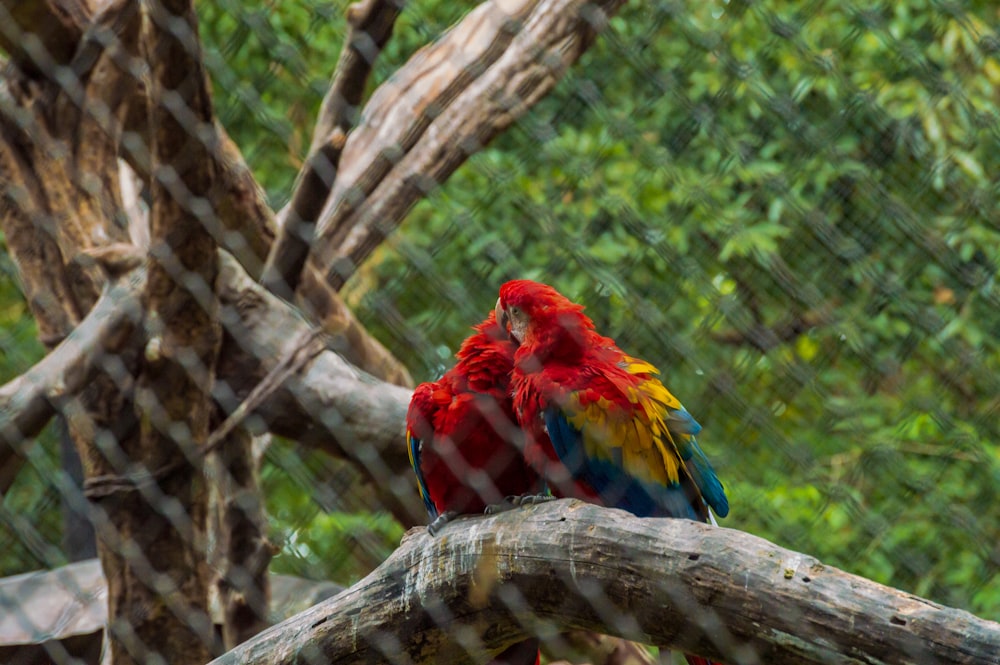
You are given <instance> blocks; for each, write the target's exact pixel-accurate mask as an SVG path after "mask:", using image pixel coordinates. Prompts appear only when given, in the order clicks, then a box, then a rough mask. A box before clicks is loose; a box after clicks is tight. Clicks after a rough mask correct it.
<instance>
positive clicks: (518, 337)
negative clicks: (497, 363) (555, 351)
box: [496, 279, 594, 345]
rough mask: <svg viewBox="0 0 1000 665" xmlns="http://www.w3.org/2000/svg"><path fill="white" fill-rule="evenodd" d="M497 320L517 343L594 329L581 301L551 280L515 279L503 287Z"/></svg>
mask: <svg viewBox="0 0 1000 665" xmlns="http://www.w3.org/2000/svg"><path fill="white" fill-rule="evenodd" d="M496 320H497V323H498V324H500V327H501V328H502V329H503V330H505V331H506V332H507V334H509V335H510V336H511V339H513V340H514V342H515V343H516V344H518V345H523V344H541V345H549V344H555V343H558V342H559V341H562V340H564V339H565V338H566V337H567V336H568V337H571V338H577V337H579V335H580V334H584V333H585V332H587V331H592V330H593V328H594V324H593V322H592V321H591V320H590V319H589V318H588V317H587V316H586V315H584V314H583V306H582V305H578V304H576V303H575V302H573V301H572V300H570V299H569V298H567V297H566V296H564V295H563V294H561V293H559V292H558V291H556V290H555V289H554V288H552V287H551V286H549V285H548V284H541V283H539V282H532V281H531V280H527V279H515V280H513V281H510V282H507V283H506V284H504V285H503V286H501V287H500V297H499V298H498V299H497V306H496Z"/></svg>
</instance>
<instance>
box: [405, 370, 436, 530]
mask: <svg viewBox="0 0 1000 665" xmlns="http://www.w3.org/2000/svg"><path fill="white" fill-rule="evenodd" d="M433 391H434V385H433V384H430V383H422V384H420V385H419V386H417V388H416V390H414V391H413V397H411V398H410V407H409V409H408V410H407V413H406V454H407V455H408V456H409V458H410V466H411V467H412V468H413V474H414V475H415V476H416V477H417V490H418V491H419V492H420V498H421V499H423V500H424V506H425V507H426V508H427V514H428V515H430V517H431V519H432V520H433V519H434V518H436V517H437V516H438V511H437V508H436V507H435V506H434V502H433V501H431V497H430V493H429V492H428V491H427V480H426V479H425V478H424V472H423V470H422V469H421V467H420V453H421V452H422V450H423V442H422V441H421V439H420V438H419V437H417V435H416V434H415V433H414V430H418V429H419V430H420V431H422V432H425V436H428V437H433V427H434V425H433V422H432V418H431V417H430V413H431V412H432V410H433V408H434V406H433V398H432V395H433ZM428 443H429V442H428Z"/></svg>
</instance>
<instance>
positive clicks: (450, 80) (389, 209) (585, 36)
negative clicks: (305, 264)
mask: <svg viewBox="0 0 1000 665" xmlns="http://www.w3.org/2000/svg"><path fill="white" fill-rule="evenodd" d="M621 4H622V3H621V2H620V1H619V0H605V1H604V2H600V3H596V4H595V3H591V2H587V1H585V0H535V1H529V0H522V1H520V2H501V1H499V0H496V1H492V2H486V3H483V4H482V5H480V6H479V7H477V8H476V9H475V10H474V11H472V12H470V13H469V14H468V15H467V16H466V17H465V19H464V20H463V21H462V22H461V23H459V24H458V25H456V26H455V27H454V28H452V29H451V30H450V31H449V32H448V33H447V34H446V35H445V36H444V37H442V38H441V39H440V40H438V41H437V42H435V43H434V44H433V45H430V46H428V47H425V48H424V49H423V50H422V51H420V52H419V53H418V54H417V55H415V56H414V57H413V58H412V59H411V60H410V62H408V63H407V64H406V65H405V66H404V67H403V68H402V69H400V70H399V71H398V72H397V73H396V75H395V76H394V77H393V79H392V80H391V81H389V82H388V83H387V84H386V85H383V86H382V87H381V88H379V90H377V91H376V92H375V94H373V95H372V98H371V99H370V100H369V102H368V104H367V105H366V106H365V110H364V113H363V117H364V120H363V122H362V123H361V124H360V125H359V126H358V127H357V128H356V129H355V130H354V131H353V132H352V133H351V135H350V137H349V138H348V141H347V145H346V146H345V148H344V153H343V155H342V157H341V168H340V171H339V173H338V177H337V182H336V184H335V186H334V190H333V192H332V193H331V197H330V202H329V203H328V205H327V208H326V210H325V211H324V214H323V217H322V218H321V220H320V222H319V229H318V236H317V238H316V241H315V243H314V244H313V248H312V252H311V254H310V259H309V262H310V263H311V264H313V265H315V266H317V267H321V268H322V270H323V271H324V273H323V274H324V275H325V276H326V280H327V281H328V282H329V283H330V284H331V285H332V286H334V287H335V288H337V289H339V288H340V287H341V286H342V285H343V283H344V282H345V281H346V280H347V278H348V277H350V276H351V275H352V274H353V273H354V270H355V269H356V267H357V266H358V265H359V264H360V263H361V262H362V261H363V260H364V259H365V258H366V257H367V256H368V255H369V254H370V253H371V251H372V250H373V249H374V248H375V247H376V246H378V244H380V243H381V242H382V240H384V239H385V237H386V235H387V234H388V233H389V232H390V231H392V230H393V229H394V228H396V226H398V224H399V223H400V222H401V221H402V219H403V217H404V215H405V214H406V212H407V211H408V210H409V209H410V207H412V206H413V204H414V203H416V202H417V201H419V200H420V199H421V198H423V197H424V196H425V195H426V194H427V192H428V191H429V190H431V189H433V188H434V187H436V186H437V185H438V184H440V183H442V182H444V180H445V179H446V178H447V177H448V176H449V175H450V174H451V173H452V172H453V171H454V170H455V169H456V168H458V166H459V165H460V164H462V163H463V162H464V161H465V160H466V159H468V157H469V156H470V155H472V154H474V153H476V152H478V151H479V150H481V149H482V148H483V147H484V146H485V145H486V144H487V143H489V141H490V140H492V139H493V138H494V137H495V136H496V135H497V134H499V133H500V132H501V131H503V130H504V129H506V128H507V127H508V126H509V125H510V124H511V123H512V122H513V121H514V120H516V119H517V118H519V117H520V116H521V115H523V114H524V113H525V112H526V111H527V110H528V109H529V108H531V107H532V106H533V105H534V104H535V103H536V102H537V101H538V100H539V99H540V98H542V97H543V96H544V95H545V94H546V93H547V92H548V91H549V90H550V89H551V88H552V87H553V86H554V85H555V83H556V81H558V80H559V78H560V77H561V76H562V74H563V73H564V72H565V70H566V68H567V67H568V66H569V65H570V64H572V63H573V62H574V61H576V59H577V58H578V57H579V56H580V54H581V53H583V52H584V51H585V50H586V48H587V46H589V44H590V42H591V41H592V39H593V37H594V35H595V34H596V32H597V31H598V30H600V29H601V28H603V27H604V24H605V23H606V21H607V17H608V16H609V15H610V14H612V13H614V11H616V10H617V9H618V7H619V6H620V5H621Z"/></svg>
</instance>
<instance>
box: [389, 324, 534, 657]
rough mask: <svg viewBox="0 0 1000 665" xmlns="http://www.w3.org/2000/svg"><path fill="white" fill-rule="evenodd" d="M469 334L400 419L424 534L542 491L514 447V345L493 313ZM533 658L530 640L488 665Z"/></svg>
mask: <svg viewBox="0 0 1000 665" xmlns="http://www.w3.org/2000/svg"><path fill="white" fill-rule="evenodd" d="M474 329H475V331H476V333H475V334H474V335H472V336H470V337H469V338H468V339H466V340H465V341H464V342H463V343H462V346H461V348H460V349H459V351H458V353H457V354H456V357H457V358H458V362H457V363H456V364H455V366H454V367H453V368H451V369H450V370H448V372H446V373H445V375H444V376H443V377H441V378H440V379H439V380H438V381H435V382H434V383H422V384H420V385H419V386H417V389H416V390H415V391H413V397H412V399H411V400H410V408H409V410H408V411H407V414H406V440H407V449H408V451H409V455H410V465H411V466H412V467H413V471H414V473H416V476H417V486H418V487H419V489H420V496H421V497H422V498H423V500H424V505H425V506H426V507H427V512H428V514H429V515H430V518H431V523H430V525H429V526H428V527H427V529H428V531H430V532H431V535H436V534H437V532H438V531H440V530H441V528H442V527H444V525H445V524H446V523H447V522H448V521H449V520H450V519H452V518H454V517H455V516H457V515H462V514H469V513H482V512H483V511H484V510H485V509H486V507H487V506H492V505H502V504H503V503H504V502H505V498H506V497H510V496H522V495H529V496H530V495H534V494H538V492H539V491H540V490H541V488H542V485H541V480H540V478H539V477H538V474H537V473H535V471H534V470H533V469H532V468H531V467H530V466H529V465H528V464H527V463H526V462H525V460H524V458H523V456H522V455H521V451H520V450H519V449H518V447H517V446H516V445H515V442H516V441H517V440H519V439H520V438H521V437H523V434H522V433H521V430H520V428H519V427H518V425H517V420H516V419H515V417H514V407H513V404H512V401H511V393H510V372H511V369H513V366H514V345H513V343H512V342H511V341H510V340H509V339H508V337H507V335H506V334H505V333H504V331H503V330H502V329H501V328H500V327H499V326H498V325H497V323H496V319H495V318H494V313H493V312H490V314H489V316H488V317H487V318H486V320H485V321H483V322H482V323H480V324H479V325H477V326H475V327H474ZM539 659H540V653H539V650H538V640H537V639H530V640H525V641H523V642H519V643H517V644H515V645H514V646H512V647H510V648H509V649H507V650H506V651H504V652H503V653H501V654H500V655H499V656H497V657H496V659H494V660H493V661H491V663H490V665H538V663H539V662H540V660H539Z"/></svg>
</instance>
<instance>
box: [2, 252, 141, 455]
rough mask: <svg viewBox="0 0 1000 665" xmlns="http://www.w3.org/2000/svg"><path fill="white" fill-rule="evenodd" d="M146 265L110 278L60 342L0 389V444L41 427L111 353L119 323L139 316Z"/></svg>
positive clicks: (15, 443) (15, 442)
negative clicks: (102, 291) (81, 318)
mask: <svg viewBox="0 0 1000 665" xmlns="http://www.w3.org/2000/svg"><path fill="white" fill-rule="evenodd" d="M145 283H146V273H145V270H139V271H135V272H133V273H130V274H128V275H127V276H126V277H124V278H123V279H119V280H115V281H113V282H111V283H110V284H109V286H108V287H107V288H106V289H105V291H104V293H103V295H101V297H100V299H99V300H98V301H97V304H96V305H95V306H94V308H93V309H92V310H91V311H90V313H89V314H87V317H86V318H85V319H84V320H83V322H82V323H80V325H78V326H77V327H76V328H75V329H74V330H73V332H71V333H70V334H69V336H68V337H67V338H66V339H64V340H63V341H62V342H61V343H60V344H59V346H57V347H56V348H55V349H53V350H52V351H51V352H50V353H49V354H48V355H47V356H45V358H43V359H42V360H41V361H40V362H39V363H38V364H36V365H35V366H34V367H32V368H31V369H30V370H28V371H27V372H25V373H24V374H22V375H21V376H19V377H17V378H16V379H14V380H12V381H10V382H9V383H7V384H6V385H4V386H3V387H2V388H0V444H2V445H3V446H4V447H10V448H14V449H15V450H16V449H18V448H20V446H21V445H22V444H23V443H24V442H25V441H27V440H29V439H31V438H34V437H35V436H37V435H38V434H39V432H41V431H42V428H43V427H45V424H46V423H47V422H48V421H49V419H50V418H52V416H53V415H55V413H56V404H58V403H59V402H60V401H61V399H62V398H64V397H65V396H67V395H72V394H76V393H78V392H80V391H81V389H82V388H83V387H84V386H86V385H87V384H88V383H89V382H90V381H91V379H92V378H93V374H94V372H96V371H97V369H98V368H99V367H100V365H101V363H102V362H104V361H105V360H106V359H107V357H108V354H109V351H110V353H111V354H114V353H116V349H117V347H118V346H119V344H120V342H121V341H122V340H120V339H119V338H120V336H121V331H122V329H123V328H129V327H130V326H124V325H123V324H124V322H126V321H128V322H129V323H130V324H132V325H134V324H136V323H137V322H138V321H140V320H141V318H142V307H141V306H140V304H139V294H140V293H141V292H142V290H143V289H144V288H145Z"/></svg>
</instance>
